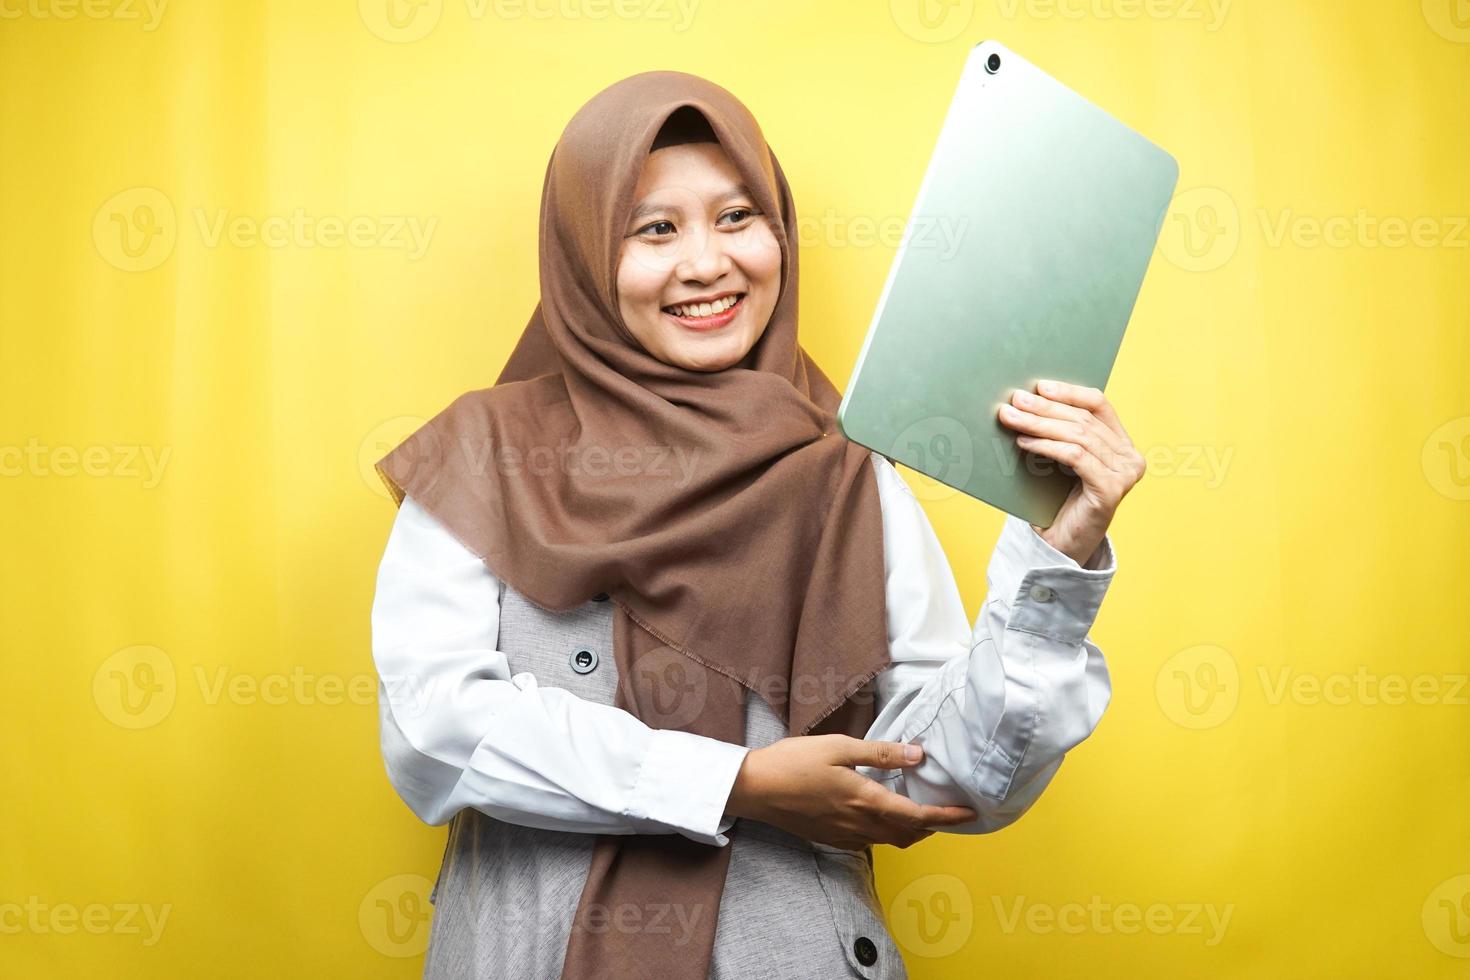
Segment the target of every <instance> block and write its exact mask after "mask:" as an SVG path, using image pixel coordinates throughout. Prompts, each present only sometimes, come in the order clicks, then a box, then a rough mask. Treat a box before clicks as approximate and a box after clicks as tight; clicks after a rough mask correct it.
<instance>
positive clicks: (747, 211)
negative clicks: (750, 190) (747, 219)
mask: <svg viewBox="0 0 1470 980" xmlns="http://www.w3.org/2000/svg"><path fill="white" fill-rule="evenodd" d="M755 213H756V212H755V211H753V210H752V209H750V208H736V209H735V210H734V211H731V212H730V213H729V214H727V215H725V217H727V218H728V217H730V215H737V214H744V215H753V214H755ZM736 223H737V224H738V223H739V222H736Z"/></svg>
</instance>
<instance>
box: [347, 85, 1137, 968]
mask: <svg viewBox="0 0 1470 980" xmlns="http://www.w3.org/2000/svg"><path fill="white" fill-rule="evenodd" d="M796 220H797V215H796V209H795V206H794V203H793V201H792V198H791V192H790V188H789V187H788V185H787V181H786V178H785V175H784V173H783V172H782V170H781V168H780V165H779V164H778V163H777V160H776V157H775V155H774V154H773V153H771V151H770V149H769V148H768V147H767V145H766V143H765V140H764V138H763V136H762V135H761V131H760V128H759V126H758V125H757V124H756V121H755V119H754V118H753V117H752V116H751V115H750V113H749V112H748V111H747V110H746V108H745V107H744V106H743V105H742V104H741V103H740V102H739V101H738V100H736V99H735V98H734V96H732V95H731V94H730V93H729V92H727V91H725V90H724V89H722V88H720V87H719V86H717V85H714V84H713V83H711V82H708V81H706V80H704V79H701V78H698V77H696V76H692V75H688V74H684V73H680V72H669V71H657V72H647V73H643V74H639V75H635V76H632V77H630V78H627V79H624V80H622V81H621V82H618V83H616V84H614V85H612V86H610V87H609V88H607V89H604V90H603V91H602V92H600V93H598V94H597V95H596V96H595V97H594V98H593V99H592V100H591V101H589V102H588V103H587V104H586V105H585V106H583V107H582V109H580V110H579V111H578V112H577V114H576V115H575V116H574V117H573V119H572V120H571V122H570V123H569V124H568V125H567V127H566V129H565V131H564V132H563V134H562V136H561V139H560V140H559V141H558V143H557V145H556V148H555V149H554V151H553V153H552V156H551V161H550V164H549V166H548V168H547V173H546V180H545V184H544V187H543V194H542V207H541V220H540V286H541V297H540V303H539V304H538V305H537V308H536V310H535V312H534V313H533V315H532V317H531V320H530V323H529V324H528V325H527V327H526V329H525V332H524V333H523V335H522V337H521V339H520V342H519V344H518V345H517V347H516V348H515V350H514V352H513V353H512V355H511V358H510V360H509V363H508V364H507V365H506V367H505V369H504V371H503V372H502V374H501V376H500V378H499V379H498V381H497V383H496V384H495V385H494V386H492V387H489V388H485V389H481V390H477V391H471V392H467V393H465V394H463V395H461V396H460V397H459V398H457V399H455V401H454V402H453V403H452V404H451V405H449V407H448V408H446V409H444V410H443V411H442V412H441V413H439V414H438V415H437V416H435V417H434V418H433V419H432V420H431V421H430V422H429V423H427V424H426V425H424V426H423V427H422V428H421V429H419V430H418V431H417V432H415V433H414V434H413V435H412V436H410V437H409V438H408V439H407V440H405V442H404V443H403V444H401V445H400V446H398V447H397V448H396V449H395V450H394V451H393V452H392V453H390V454H388V455H387V456H386V457H384V459H383V460H381V461H380V462H379V464H378V468H379V472H380V474H381V475H382V476H383V477H384V479H385V482H386V483H387V484H388V486H389V488H390V490H391V491H392V493H393V495H394V498H395V500H396V501H397V502H398V504H399V510H398V515H397V519H396V521H395V523H394V526H393V530H392V533H391V535H390V537H389V540H388V546H387V550H386V553H385V554H384V557H383V561H382V565H381V567H380V570H379V573H378V582H377V595H376V598H375V601H374V606H373V614H372V625H373V653H374V657H375V661H376V664H377V667H378V671H379V673H380V676H381V678H382V682H383V686H382V691H381V704H382V748H383V755H384V759H385V761H386V765H387V770H388V775H389V778H390V780H391V781H392V783H393V785H394V787H395V789H396V790H397V792H398V793H399V794H400V795H401V796H402V798H403V799H404V800H405V801H406V802H407V803H408V805H409V806H410V807H411V808H412V809H413V811H414V812H415V813H416V814H417V815H418V816H419V817H421V818H422V819H423V820H425V821H426V822H428V823H430V824H434V825H438V824H443V823H445V822H447V821H450V820H452V821H453V823H452V825H451V827H450V833H449V841H448V843H447V846H446V850H445V858H444V862H443V864H442V866H441V868H440V872H439V880H438V882H437V883H436V885H435V888H434V892H433V893H432V895H431V898H432V900H433V901H434V903H435V916H434V920H433V924H432V928H431V933H430V942H429V950H428V956H427V964H426V975H427V976H430V977H514V978H517V980H533V978H547V980H556V978H562V980H592V978H656V980H688V978H697V980H703V978H706V977H719V978H735V977H740V978H746V977H752V976H758V977H761V978H763V980H780V978H791V980H797V978H799V980H814V978H830V977H842V976H853V975H856V976H863V977H890V978H891V977H903V976H906V973H905V970H904V964H903V961H902V958H901V957H900V955H899V951H898V949H897V947H896V946H895V944H894V942H893V940H892V938H891V937H890V935H889V932H888V930H887V928H886V926H885V924H884V919H883V914H882V910H881V908H880V907H879V903H878V900H877V897H876V892H875V890H874V881H873V872H872V845H873V844H875V843H884V844H893V845H896V846H899V847H907V846H909V845H910V844H913V843H915V842H916V841H918V840H921V839H923V838H924V837H926V836H928V834H930V833H933V832H934V830H936V829H942V830H947V831H949V832H951V833H966V834H977V833H986V832H990V831H994V830H997V829H999V828H1001V827H1003V826H1005V825H1007V824H1008V823H1010V822H1012V821H1014V820H1015V819H1016V818H1017V817H1019V816H1020V815H1021V814H1022V813H1023V812H1024V811H1025V810H1026V809H1027V808H1028V807H1029V806H1030V805H1031V804H1032V803H1033V802H1034V801H1035V799H1036V798H1037V796H1038V794H1040V792H1041V791H1042V789H1043V788H1044V787H1045V786H1046V785H1047V783H1048V782H1049V780H1050V779H1051V778H1052V776H1053V775H1054V774H1055V772H1056V771H1057V767H1058V766H1059V765H1060V764H1061V760H1062V757H1063V755H1064V753H1065V752H1066V751H1067V750H1068V749H1069V748H1071V747H1072V746H1074V745H1076V744H1077V743H1078V742H1080V741H1081V740H1082V739H1084V738H1086V737H1087V736H1088V734H1090V733H1091V732H1092V730H1093V728H1094V726H1095V725H1096V724H1097V722H1098V719H1099V718H1100V716H1101V715H1102V712H1103V710H1104V708H1105V707H1106V705H1107V703H1108V700H1109V696H1110V692H1111V688H1110V685H1109V679H1108V672H1107V668H1106V666H1105V664H1104V661H1103V657H1102V652H1101V651H1100V650H1099V649H1098V648H1097V646H1096V645H1095V644H1093V643H1092V642H1091V640H1090V639H1089V638H1088V636H1087V633H1088V630H1089V628H1090V626H1091V624H1092V622H1093V619H1094V617H1095V616H1096V614H1097V610H1098V607H1099V605H1100V603H1101V602H1102V599H1103V596H1104V594H1105V592H1106V590H1107V587H1108V584H1109V582H1110V581H1111V579H1112V576H1113V574H1114V571H1115V568H1116V565H1115V562H1114V557H1113V550H1112V545H1111V542H1110V540H1109V539H1108V537H1107V535H1106V530H1107V527H1108V525H1109V523H1110V521H1111V519H1112V516H1113V513H1114V511H1115V510H1116V507H1117V505H1118V503H1119V502H1120V501H1121V499H1122V497H1123V495H1124V494H1125V493H1126V492H1127V491H1128V489H1129V488H1130V487H1131V486H1132V485H1133V483H1134V482H1136V480H1137V479H1138V477H1139V476H1140V475H1141V473H1142V461H1141V459H1140V458H1139V456H1138V454H1137V453H1136V452H1134V451H1133V449H1132V446H1131V443H1130V442H1129V441H1128V437H1127V435H1126V434H1125V433H1124V431H1123V429H1122V426H1121V424H1120V423H1119V421H1118V418H1117V416H1116V414H1115V413H1114V412H1113V410H1112V408H1111V407H1110V406H1109V405H1108V403H1107V402H1106V400H1104V398H1103V396H1102V395H1101V393H1099V392H1097V391H1095V390H1091V389H1081V388H1076V387H1073V386H1069V385H1058V386H1056V387H1055V388H1054V389H1053V390H1050V391H1045V392H1043V393H1021V392H1018V393H1017V396H1016V398H1015V406H1014V409H1013V410H1012V411H1009V412H1002V421H1003V422H1005V423H1006V424H1007V425H1009V426H1011V427H1012V428H1014V429H1015V430H1017V431H1018V433H1023V434H1025V438H1026V439H1027V443H1026V445H1027V447H1028V448H1029V449H1031V450H1032V451H1034V452H1036V453H1038V454H1040V455H1043V456H1048V457H1051V458H1053V459H1055V460H1058V461H1061V462H1065V463H1067V464H1068V465H1069V466H1071V467H1073V468H1074V469H1075V470H1076V471H1077V473H1078V474H1079V476H1080V477H1081V480H1080V485H1079V487H1078V490H1077V492H1076V493H1074V494H1073V496H1072V498H1071V499H1069V500H1068V501H1067V503H1066V505H1065V507H1064V508H1063V511H1062V514H1061V515H1060V516H1059V518H1058V520H1057V521H1056V522H1055V523H1054V524H1053V525H1052V526H1051V527H1049V528H1047V529H1046V530H1045V531H1044V532H1041V531H1039V530H1038V529H1037V528H1035V527H1033V526H1032V525H1030V524H1027V523H1026V522H1024V521H1022V520H1019V519H1017V518H1014V517H1008V519H1007V521H1006V524H1005V527H1004V529H1003V531H1002V533H1001V536H1000V540H999V542H998V543H997V545H996V548H995V551H994V553H993V555H992V556H991V559H990V565H989V590H990V591H989V597H988V599H987V601H986V603H985V605H984V607H983V608H982V610H981V612H980V615H979V617H978V618H977V620H976V622H975V623H974V624H973V626H972V625H971V624H970V623H969V622H967V620H966V616H965V613H964V609H963V605H962V603H961V599H960V596H959V592H958V589H957V587H956V585H955V581H954V577H953V575H952V573H951V571H950V568H949V564H948V562H947V560H946V559H945V556H944V553H943V551H942V549H941V547H940V545H939V542H938V540H937V538H936V537H935V534H934V532H933V530H932V528H931V527H930V525H929V523H928V521H927V519H926V517H925V514H924V511H923V508H922V507H921V506H920V504H919V502H918V500H917V499H916V498H915V496H914V495H913V493H912V492H911V491H910V490H909V488H908V487H907V485H906V484H905V483H904V480H903V478H902V477H901V476H900V475H899V474H898V472H897V470H896V469H894V467H893V465H892V463H891V462H890V461H889V460H887V459H886V458H885V457H883V456H882V455H881V454H879V453H875V452H871V451H869V450H867V449H865V448H863V447H861V446H858V445H856V444H855V443H852V442H851V441H849V440H847V439H845V438H844V437H843V436H842V435H841V433H840V432H839V431H838V430H837V429H836V427H835V419H834V414H833V413H834V411H835V409H836V407H837V404H838V402H839V401H840V395H839V393H838V392H837V390H836V389H835V388H834V387H833V386H832V384H831V383H830V381H828V379H827V377H826V375H825V374H823V372H822V371H821V370H820V369H819V368H818V367H817V365H816V364H815V363H814V362H813V361H812V360H811V358H810V357H809V356H808V355H807V354H806V352H805V351H804V350H803V349H802V348H801V346H800V345H799V343H798V340H797V284H798V277H797V265H798V263H797V258H798V256H797V236H796V227H797V226H796Z"/></svg>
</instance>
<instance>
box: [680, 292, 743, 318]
mask: <svg viewBox="0 0 1470 980" xmlns="http://www.w3.org/2000/svg"><path fill="white" fill-rule="evenodd" d="M744 298H745V294H744V292H722V294H720V295H717V297H714V298H711V300H694V301H686V303H673V304H670V306H666V307H660V309H661V310H663V311H664V313H667V314H669V316H676V317H682V319H700V317H698V316H697V314H694V313H676V310H691V309H695V307H700V306H714V304H720V306H723V304H725V303H729V307H726V309H734V307H735V306H738V304H739V301H741V300H744ZM723 311H725V310H717V311H714V313H710V316H719V314H720V313H723Z"/></svg>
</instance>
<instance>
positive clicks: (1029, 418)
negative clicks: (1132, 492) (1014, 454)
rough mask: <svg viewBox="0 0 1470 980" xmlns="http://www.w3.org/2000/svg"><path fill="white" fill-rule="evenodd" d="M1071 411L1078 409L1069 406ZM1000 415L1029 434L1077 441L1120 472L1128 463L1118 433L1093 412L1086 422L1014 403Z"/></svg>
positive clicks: (1001, 410)
mask: <svg viewBox="0 0 1470 980" xmlns="http://www.w3.org/2000/svg"><path fill="white" fill-rule="evenodd" d="M1070 411H1072V412H1077V411H1079V410H1078V409H1070ZM1084 414H1085V413H1084ZM1000 417H1001V421H1003V422H1005V424H1006V425H1009V426H1010V427H1011V428H1013V429H1017V430H1019V431H1021V432H1023V433H1025V434H1027V435H1031V436H1038V437H1041V438H1044V439H1051V440H1053V441H1056V442H1073V443H1076V444H1077V445H1079V446H1081V447H1082V448H1083V449H1085V450H1087V451H1088V452H1089V453H1091V454H1092V455H1094V456H1096V457H1097V458H1098V459H1099V460H1101V461H1102V462H1104V463H1106V464H1107V466H1108V468H1109V469H1111V470H1116V471H1119V472H1121V471H1122V470H1123V468H1124V466H1125V465H1126V463H1127V459H1128V456H1127V453H1128V450H1127V449H1126V448H1125V447H1124V446H1122V445H1121V444H1120V443H1119V441H1118V436H1117V433H1115V432H1113V431H1111V430H1110V429H1108V427H1107V426H1105V425H1103V424H1102V423H1101V422H1099V421H1097V419H1095V418H1093V417H1092V416H1090V415H1088V416H1087V421H1085V422H1084V421H1081V420H1078V419H1074V418H1055V417H1048V416H1045V415H1037V414H1035V413H1033V412H1025V411H1022V410H1021V409H1019V408H1016V407H1015V406H1014V405H1002V406H1001V408H1000Z"/></svg>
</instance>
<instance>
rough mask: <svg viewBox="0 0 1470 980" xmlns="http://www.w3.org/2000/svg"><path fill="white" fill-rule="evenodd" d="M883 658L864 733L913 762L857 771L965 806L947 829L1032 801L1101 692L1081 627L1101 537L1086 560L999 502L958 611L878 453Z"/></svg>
mask: <svg viewBox="0 0 1470 980" xmlns="http://www.w3.org/2000/svg"><path fill="white" fill-rule="evenodd" d="M874 465H875V466H877V467H878V470H879V481H880V486H881V487H884V488H885V494H886V496H887V498H891V501H892V503H893V504H894V506H887V507H885V510H884V522H885V535H884V537H885V542H887V543H888V545H889V547H888V548H887V553H886V557H885V565H886V566H887V567H886V569H885V571H886V574H887V575H888V577H889V583H890V584H889V588H888V594H889V597H890V598H889V603H890V604H889V641H890V647H891V654H892V658H893V661H894V666H893V667H892V668H891V669H890V670H888V671H886V672H885V673H884V674H882V675H880V676H879V704H880V705H881V708H880V711H879V715H878V717H877V719H876V720H875V722H874V724H873V726H872V728H871V729H870V730H869V733H868V738H870V739H875V740H882V741H899V742H914V743H917V744H919V745H921V746H922V747H923V748H924V760H923V762H922V763H921V764H920V765H918V766H915V767H911V768H908V769H897V770H881V769H872V768H869V767H859V771H860V772H863V773H864V774H865V775H868V776H870V777H871V778H873V779H876V780H878V781H880V782H882V783H884V784H885V785H886V786H888V787H889V788H891V789H893V790H894V791H895V792H899V793H902V794H904V795H906V796H908V797H910V798H911V799H913V800H915V801H917V802H921V803H934V804H945V805H961V806H969V807H971V808H973V809H974V810H975V811H976V813H977V817H976V819H975V820H974V821H971V822H970V823H967V824H960V825H955V826H951V827H946V828H944V830H945V832H947V833H960V834H978V833H989V832H993V831H995V830H999V829H1000V828H1002V827H1004V826H1006V825H1007V824H1009V823H1012V822H1014V821H1015V820H1016V819H1017V818H1019V817H1020V816H1021V814H1023V813H1024V812H1025V811H1026V810H1027V809H1029V808H1030V806H1031V805H1032V804H1033V803H1034V802H1035V801H1036V799H1037V798H1038V797H1039V795H1040V794H1041V792H1042V790H1043V789H1045V787H1046V786H1047V785H1048V783H1049V782H1050V780H1051V778H1052V776H1054V775H1055V773H1056V771H1057V769H1058V768H1059V767H1060V765H1061V761H1062V758H1063V756H1064V755H1065V753H1066V752H1067V750H1069V749H1071V748H1072V747H1073V746H1075V745H1077V744H1078V743H1079V742H1081V741H1082V740H1083V739H1085V738H1087V736H1088V735H1090V734H1091V733H1092V732H1093V730H1094V729H1095V728H1096V727H1097V724H1098V722H1099V720H1100V719H1101V717H1102V714H1103V711H1104V710H1105V709H1106V707H1107V705H1108V702H1109V699H1110V697H1111V690H1112V689H1111V684H1110V680H1109V676H1108V670H1107V665H1106V662H1105V660H1104V659H1103V654H1102V651H1101V650H1100V649H1099V648H1098V647H1097V645H1096V644H1095V643H1094V642H1093V641H1092V639H1091V638H1090V636H1089V631H1090V630H1091V628H1092V625H1093V622H1094V621H1095V620H1096V618H1097V613H1098V609H1099V607H1100V606H1101V604H1102V600H1103V597H1104V596H1105V595H1106V593H1107V588H1108V585H1109V584H1110V583H1111V581H1112V578H1113V575H1114V573H1115V572H1116V570H1117V562H1116V558H1115V556H1114V552H1113V543H1112V541H1111V539H1110V538H1108V537H1105V538H1104V540H1103V543H1102V544H1101V545H1100V546H1099V547H1098V550H1097V551H1096V553H1095V554H1094V555H1093V556H1092V557H1091V558H1090V559H1089V561H1088V564H1087V566H1086V567H1084V566H1082V565H1079V564H1078V563H1077V562H1076V561H1075V560H1073V559H1072V558H1071V557H1069V556H1067V555H1065V554H1063V553H1062V552H1060V551H1058V550H1056V549H1055V548H1053V547H1052V546H1051V545H1050V544H1048V543H1047V542H1046V541H1045V539H1043V538H1042V537H1041V536H1040V535H1039V534H1038V533H1037V532H1036V530H1035V529H1034V528H1033V527H1032V526H1031V525H1030V524H1029V523H1028V522H1026V521H1024V520H1022V519H1021V518H1018V517H1015V516H1013V515H1007V518H1006V521H1005V524H1004V526H1003V527H1002V529H1001V534H1000V537H999V539H998V540H997V542H996V546H995V549H994V551H993V552H992V554H991V558H990V562H989V565H988V568H987V585H988V591H987V595H986V600H985V602H984V604H983V605H982V607H981V609H980V612H979V614H978V615H977V617H976V619H975V622H974V624H973V625H972V624H970V623H968V622H967V621H966V617H965V613H964V609H963V605H962V603H961V600H960V596H959V590H958V588H957V586H956V585H955V582H954V576H953V573H952V571H951V570H950V567H949V562H948V560H947V559H946V557H945V555H944V551H943V548H942V547H941V546H940V543H939V541H938V538H937V537H936V536H935V534H934V531H933V528H932V526H931V525H930V524H929V521H928V518H927V516H926V515H925V513H924V510H923V507H922V506H921V504H920V503H919V501H918V499H917V498H916V497H915V496H914V495H913V493H912V491H911V490H909V488H908V486H907V484H906V483H905V482H904V481H903V478H902V476H901V475H900V474H899V473H898V472H897V470H895V469H894V468H893V466H892V464H891V463H889V462H888V461H887V460H886V459H883V458H882V457H881V456H879V457H878V458H877V459H875V461H874Z"/></svg>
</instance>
